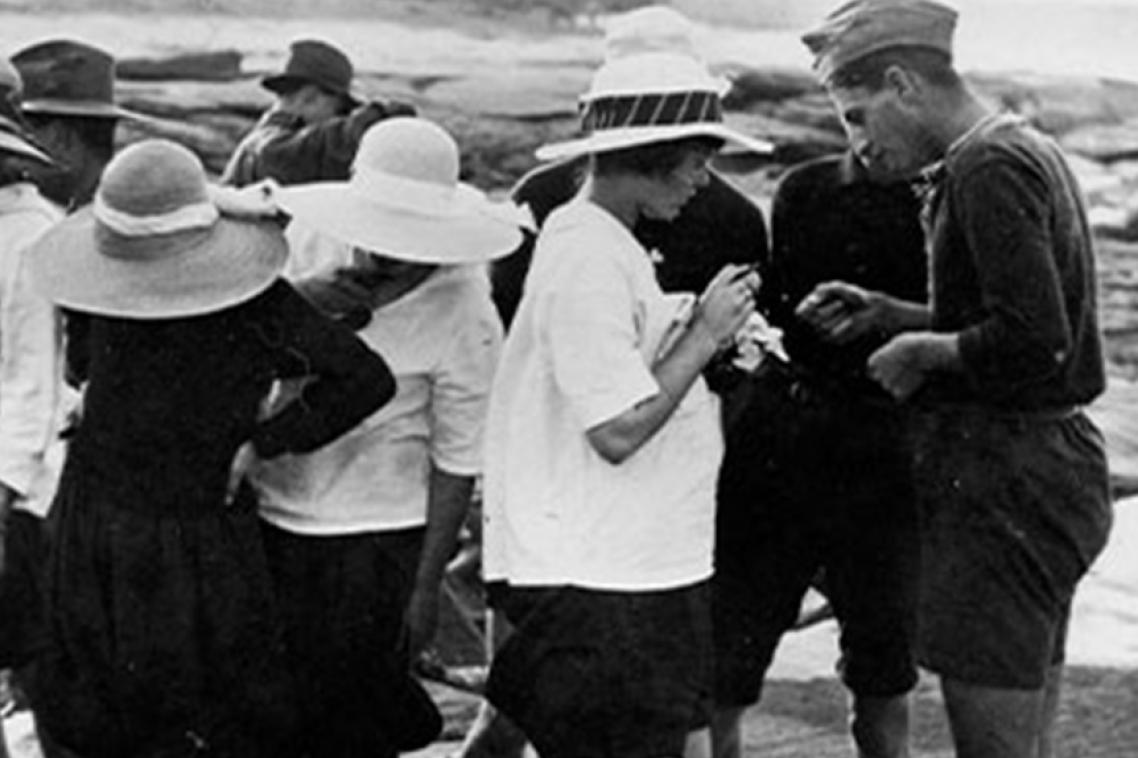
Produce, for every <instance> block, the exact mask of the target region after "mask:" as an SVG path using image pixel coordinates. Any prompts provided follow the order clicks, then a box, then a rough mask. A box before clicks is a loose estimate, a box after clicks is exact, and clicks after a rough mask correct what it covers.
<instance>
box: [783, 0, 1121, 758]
mask: <svg viewBox="0 0 1138 758" xmlns="http://www.w3.org/2000/svg"><path fill="white" fill-rule="evenodd" d="M955 21H956V13H955V12H954V11H952V10H951V9H949V8H946V7H945V6H942V5H939V4H937V3H935V2H931V1H929V0H855V2H852V3H848V4H846V5H844V6H843V7H842V8H840V9H838V10H837V11H836V12H835V13H834V14H832V15H831V16H830V17H829V18H827V20H826V22H825V23H824V24H823V25H822V26H820V27H819V28H818V29H817V30H815V31H814V32H811V33H810V34H808V35H806V36H805V37H804V41H805V43H806V44H807V46H808V47H809V48H810V49H811V51H812V52H813V53H814V54H815V55H816V56H817V59H816V62H815V67H816V69H817V70H818V73H819V76H820V78H821V79H822V80H823V82H825V84H826V86H827V88H828V90H829V92H830V95H831V98H832V99H833V101H834V103H835V105H836V107H837V108H838V110H839V113H840V115H841V116H842V119H843V120H844V122H845V124H846V128H847V130H848V132H849V136H850V141H851V144H852V145H853V147H854V150H855V151H856V152H857V153H858V155H859V156H862V157H863V159H864V160H865V161H866V162H867V164H868V165H870V166H880V167H884V168H887V169H889V170H891V171H906V170H908V171H911V170H915V169H917V168H918V167H921V166H927V165H929V164H935V166H936V168H935V170H931V171H930V172H929V173H930V176H931V182H932V184H931V189H930V192H929V194H928V197H927V200H926V205H925V214H924V219H925V221H926V224H927V229H926V231H927V235H928V245H929V250H930V256H931V257H930V267H931V279H930V281H931V287H930V293H931V300H930V303H931V305H930V307H928V308H925V307H920V306H918V305H916V304H913V303H906V302H904V301H902V300H900V299H897V298H893V297H890V296H887V295H884V294H882V293H879V292H874V291H869V290H866V289H865V288H859V287H855V286H852V285H849V284H833V285H828V286H826V285H824V286H823V287H821V288H819V289H817V290H816V291H815V292H814V294H813V295H812V296H811V298H810V302H808V303H807V304H806V307H804V308H803V313H804V315H805V317H806V318H807V319H808V320H809V321H810V322H811V323H813V324H814V326H815V327H816V328H817V329H819V331H820V332H821V333H823V334H824V335H827V336H828V337H829V338H831V339H834V340H837V341H843V340H848V339H851V338H854V337H856V336H858V335H860V334H864V333H866V332H867V331H873V330H877V331H882V330H883V331H885V332H887V333H889V334H891V335H894V336H893V337H892V339H890V341H889V342H887V343H886V344H885V345H884V346H883V347H882V348H880V349H879V350H877V351H876V352H874V353H873V354H872V355H871V356H870V357H869V360H868V362H867V369H868V372H869V375H870V376H871V377H872V378H873V379H875V380H876V381H877V382H878V383H879V384H881V386H883V387H884V388H885V389H887V390H888V391H889V392H890V393H891V394H892V395H893V396H894V397H897V398H898V399H901V400H908V401H909V402H910V403H911V404H913V405H914V406H915V410H916V411H917V414H916V415H917V418H916V419H915V421H914V423H913V427H912V431H913V445H914V461H915V468H914V472H915V482H916V484H917V489H918V503H919V508H920V519H921V551H922V571H921V576H920V592H919V604H918V614H919V615H918V617H919V622H920V623H919V632H918V649H919V653H920V656H921V661H922V663H923V664H924V665H926V666H927V667H928V668H930V669H931V670H933V671H934V672H936V673H937V674H939V675H940V678H941V685H942V690H943V693H944V699H945V706H946V710H947V712H948V717H949V724H950V726H951V729H952V734H953V739H954V741H955V744H956V751H957V752H956V754H957V755H958V756H961V757H962V758H975V757H978V756H984V757H987V756H1001V758H1037V757H1038V756H1049V755H1050V754H1051V750H1050V732H1051V726H1052V724H1053V722H1054V716H1055V706H1056V702H1057V697H1058V689H1059V680H1060V676H1061V673H1062V664H1063V655H1064V643H1065V633H1066V629H1067V622H1068V615H1069V612H1070V608H1071V600H1072V597H1073V595H1074V592H1075V587H1076V585H1077V584H1078V581H1079V580H1080V579H1081V578H1082V576H1083V575H1084V573H1085V572H1086V570H1087V568H1088V567H1089V566H1090V564H1091V562H1092V561H1093V560H1094V558H1095V556H1096V555H1097V554H1098V553H1099V552H1100V551H1101V549H1102V547H1103V546H1104V544H1105V542H1106V539H1107V535H1108V533H1109V529H1110V522H1111V508H1110V499H1109V490H1108V480H1107V469H1106V457H1105V452H1104V449H1103V439H1102V435H1101V434H1100V433H1099V431H1098V429H1096V428H1095V427H1094V425H1093V424H1092V423H1091V421H1090V420H1089V419H1088V418H1087V417H1086V415H1085V414H1084V413H1083V411H1082V407H1083V406H1084V405H1085V404H1087V403H1089V402H1090V401H1092V400H1093V399H1094V398H1095V397H1096V396H1097V395H1098V394H1099V393H1100V392H1101V391H1102V390H1103V387H1104V383H1105V382H1104V370H1103V358H1102V346H1101V338H1100V335H1099V331H1098V325H1097V319H1096V312H1095V265H1094V256H1093V250H1092V243H1091V237H1090V232H1089V229H1088V225H1087V220H1086V214H1085V212H1084V209H1083V203H1082V200H1081V198H1080V192H1079V188H1078V187H1077V185H1076V182H1075V180H1074V178H1073V176H1072V174H1071V171H1070V169H1069V167H1068V166H1067V163H1066V161H1065V159H1064V157H1063V156H1062V154H1061V152H1060V150H1059V149H1058V147H1057V146H1056V145H1055V143H1054V142H1053V141H1051V140H1050V139H1048V138H1046V137H1044V136H1043V135H1041V134H1039V133H1038V132H1036V131H1034V130H1033V129H1031V128H1030V127H1028V126H1027V125H1025V124H1024V123H1023V122H1021V121H1019V120H1017V119H1013V118H1010V117H1007V116H999V115H994V114H992V113H990V112H989V111H988V110H987V108H986V107H985V106H984V105H983V104H982V103H981V101H980V100H978V99H977V98H976V97H975V96H974V95H973V94H972V93H971V92H970V91H969V90H968V89H967V88H966V86H965V85H964V84H963V83H962V81H961V79H960V77H959V75H958V74H957V73H956V71H955V69H954V68H953V66H952V63H951V49H952V47H951V37H952V32H953V29H954V26H955Z"/></svg>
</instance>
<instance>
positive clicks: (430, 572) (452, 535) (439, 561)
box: [406, 463, 474, 656]
mask: <svg viewBox="0 0 1138 758" xmlns="http://www.w3.org/2000/svg"><path fill="white" fill-rule="evenodd" d="M473 491H474V477H472V476H458V475H455V474H449V473H447V472H446V471H443V470H442V469H440V468H438V467H437V466H435V464H434V463H432V464H431V473H430V480H429V484H428V490H427V531H426V534H425V535H424V537H423V552H422V555H421V556H420V558H419V569H418V571H417V573H416V575H415V588H414V590H413V591H412V593H411V600H410V602H409V603H408V607H407V613H406V620H407V632H408V646H409V649H410V653H411V655H412V656H415V655H417V654H418V653H419V652H420V651H421V650H423V649H424V648H425V647H427V646H428V645H430V643H431V640H432V639H433V638H434V636H435V632H436V630H437V628H438V620H439V589H440V588H441V586H442V582H443V574H444V572H445V571H446V565H447V562H448V561H449V560H450V558H451V556H452V555H453V554H454V548H455V545H457V544H458V534H459V530H461V529H462V524H463V521H465V520H466V512H467V510H468V509H469V507H470V497H471V494H472V493H473Z"/></svg>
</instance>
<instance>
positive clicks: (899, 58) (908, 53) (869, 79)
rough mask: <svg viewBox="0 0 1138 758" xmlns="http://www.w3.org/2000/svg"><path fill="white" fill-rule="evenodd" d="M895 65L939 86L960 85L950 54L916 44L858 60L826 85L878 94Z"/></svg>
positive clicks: (958, 75)
mask: <svg viewBox="0 0 1138 758" xmlns="http://www.w3.org/2000/svg"><path fill="white" fill-rule="evenodd" d="M892 66H900V67H901V68H905V69H909V70H910V71H912V72H914V73H916V74H918V75H919V76H920V77H921V78H923V79H925V80H926V81H928V82H929V83H930V84H932V85H934V86H936V87H946V88H952V87H958V86H960V81H961V80H960V74H958V73H957V72H956V69H954V68H953V67H952V56H951V55H949V54H948V53H946V52H945V51H943V50H937V49H936V48H932V47H919V46H916V45H898V46H895V47H887V48H884V49H882V50H878V51H877V52H873V53H870V54H869V55H866V56H865V57H864V58H858V59H857V60H854V61H852V62H850V63H848V64H846V65H845V66H842V67H841V68H839V69H838V70H837V71H835V72H834V73H833V74H831V75H830V80H829V81H828V82H827V84H828V85H829V86H831V87H837V88H841V89H852V88H855V87H864V88H866V89H868V90H870V91H873V92H876V91H877V90H879V89H881V88H882V86H884V84H885V72H886V71H888V70H889V69H890V68H891V67H892Z"/></svg>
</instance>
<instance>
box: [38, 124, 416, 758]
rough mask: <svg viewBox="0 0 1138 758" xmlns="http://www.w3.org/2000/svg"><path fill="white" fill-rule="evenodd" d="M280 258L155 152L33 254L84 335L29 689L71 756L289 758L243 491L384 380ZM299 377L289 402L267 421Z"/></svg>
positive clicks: (272, 617) (195, 175)
mask: <svg viewBox="0 0 1138 758" xmlns="http://www.w3.org/2000/svg"><path fill="white" fill-rule="evenodd" d="M286 254H287V246H286V243H285V240H284V238H283V236H282V234H281V232H280V230H279V228H278V227H277V226H276V225H275V224H274V223H272V222H266V221H253V220H245V219H240V218H234V217H231V216H229V215H227V214H226V213H224V212H222V211H221V210H219V208H218V206H217V205H215V203H214V202H213V201H212V200H211V196H210V193H209V190H208V188H207V185H206V178H205V171H204V169H203V167H202V165H201V162H200V161H199V160H198V159H197V157H196V156H194V154H193V153H191V152H190V151H188V150H187V149H185V148H184V147H181V146H178V145H176V144H174V143H172V142H169V141H166V140H145V141H143V142H139V143H136V144H134V145H132V146H130V147H128V148H126V149H125V150H123V151H122V152H121V153H120V154H119V155H118V156H116V157H115V158H114V159H113V160H112V161H111V162H110V164H109V165H108V166H107V170H106V172H105V174H104V176H103V179H102V181H101V183H100V185H99V189H98V192H97V194H96V196H95V200H94V202H93V204H92V206H91V207H89V208H87V209H84V210H82V211H79V212H77V213H75V214H72V215H71V216H70V217H68V218H67V219H66V220H64V221H63V222H61V223H60V224H58V225H57V226H56V227H54V228H53V229H52V230H51V231H50V232H48V233H47V234H46V235H45V236H44V237H42V238H40V239H39V240H38V241H37V243H36V244H35V245H34V247H33V248H32V249H31V252H30V253H29V261H30V263H31V269H32V275H33V279H34V281H35V282H36V284H37V286H38V287H39V288H40V289H41V290H42V291H43V293H44V294H45V295H47V296H48V297H50V298H51V299H52V300H54V301H55V302H56V303H57V304H58V305H60V306H62V307H64V308H68V309H72V310H74V311H79V312H82V313H84V314H87V315H88V317H89V318H90V327H89V333H88V335H87V338H86V341H85V343H84V344H83V345H82V346H81V347H82V349H84V350H87V351H89V353H90V360H89V361H88V366H89V369H88V372H87V376H86V385H85V391H84V408H83V418H82V420H81V422H80V424H79V426H78V429H77V431H76V432H75V433H74V436H73V437H72V439H71V441H70V444H69V447H68V451H67V461H66V464H65V472H64V476H63V479H62V481H61V484H60V487H59V490H58V492H57V494H56V497H55V500H54V502H53V504H52V508H53V519H54V521H55V530H54V532H53V541H52V545H51V553H50V556H49V560H48V567H49V568H48V571H47V572H46V574H47V576H49V577H50V578H49V580H48V583H47V603H46V606H47V612H48V614H49V618H50V627H49V629H50V631H49V635H48V639H47V641H46V648H45V651H44V653H43V655H42V656H41V658H40V660H39V662H38V664H37V675H36V677H35V679H34V681H33V682H32V684H33V685H34V686H33V691H32V701H33V702H34V703H35V704H36V707H37V713H36V716H37V724H38V726H39V728H40V729H41V730H42V731H45V732H46V733H47V735H48V736H49V738H50V739H51V740H52V741H53V742H55V743H59V744H61V745H62V746H63V747H65V748H67V749H68V750H70V751H73V752H75V753H76V754H78V755H85V756H108V757H109V756H125V755H131V756H157V755H174V754H191V753H195V752H201V751H204V752H210V753H216V754H218V755H242V756H277V755H286V754H290V753H289V750H288V749H289V748H290V747H291V746H292V735H293V729H294V725H295V720H296V710H295V708H294V706H295V704H296V697H297V692H298V691H299V689H300V688H299V687H298V685H297V684H296V683H295V682H294V681H293V679H292V672H291V671H290V670H289V668H288V667H287V665H286V664H285V662H284V661H283V660H281V658H280V655H281V643H280V638H279V636H280V628H279V626H278V623H277V622H278V620H279V608H278V607H277V606H276V604H275V602H274V593H273V591H272V587H271V580H270V578H269V575H268V573H267V571H266V568H265V558H264V555H263V552H262V547H261V535H260V526H259V523H258V520H257V518H256V509H255V502H254V495H253V493H252V490H251V489H250V488H249V487H248V486H247V485H246V484H243V483H242V482H241V478H240V477H241V475H242V474H243V473H244V471H245V468H246V464H247V463H248V462H249V461H251V460H252V459H253V456H254V454H255V455H256V456H259V457H261V458H264V459H269V458H273V457H275V456H278V455H281V454H284V453H303V452H307V451H310V450H312V449H314V448H317V447H320V446H321V445H324V444H326V443H328V442H330V441H331V440H332V439H334V438H335V437H336V436H338V435H339V434H341V433H342V432H344V431H346V430H348V429H349V428H351V427H352V426H354V425H355V424H356V423H358V422H359V421H360V420H361V419H362V418H365V417H367V416H368V415H369V414H371V413H372V412H374V411H375V410H376V409H377V408H378V407H379V406H381V405H382V404H383V403H384V402H385V401H386V400H387V399H388V398H390V396H391V394H392V393H393V392H394V381H393V379H392V377H391V374H390V372H389V371H388V369H387V366H386V364H385V363H384V361H383V360H382V359H381V358H380V357H379V356H378V355H376V354H375V353H374V352H372V351H371V350H369V349H368V348H367V346H366V345H364V344H363V343H362V342H361V341H360V340H359V339H358V338H356V337H355V335H353V334H352V333H351V331H350V330H348V329H346V328H344V327H342V326H339V325H337V324H335V323H333V322H331V321H330V320H328V319H326V318H325V317H323V316H321V315H320V314H319V313H318V312H316V311H315V309H313V308H312V306H310V305H309V304H308V303H307V302H306V301H305V300H304V299H303V298H301V297H300V295H298V294H297V293H296V292H295V291H294V290H293V289H292V288H291V287H290V286H289V285H288V284H287V283H285V282H284V281H283V280H282V279H280V272H281V270H282V268H283V266H284V264H285V258H286ZM297 376H305V377H306V378H307V382H308V383H307V385H306V387H305V390H304V396H303V399H302V401H298V402H296V403H293V404H291V405H289V406H287V407H285V408H282V409H280V410H279V411H278V412H276V413H274V414H273V415H271V416H268V417H265V416H264V415H263V414H262V409H263V406H264V401H265V399H266V398H267V396H268V393H269V390H270V387H271V384H272V382H273V381H274V380H275V379H283V378H288V377H297Z"/></svg>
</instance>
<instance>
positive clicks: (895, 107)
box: [829, 85, 937, 179]
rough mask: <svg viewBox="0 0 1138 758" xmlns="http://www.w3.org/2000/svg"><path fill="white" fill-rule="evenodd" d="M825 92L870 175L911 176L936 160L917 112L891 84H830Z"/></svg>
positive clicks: (883, 176) (887, 176) (896, 177)
mask: <svg viewBox="0 0 1138 758" xmlns="http://www.w3.org/2000/svg"><path fill="white" fill-rule="evenodd" d="M829 92H830V99H831V100H832V101H833V103H834V107H835V108H836V109H837V111H838V116H839V117H840V118H841V120H842V124H843V125H844V126H845V129H846V135H847V137H848V138H849V143H850V148H851V149H852V150H853V151H854V154H855V155H856V156H857V158H858V160H859V161H861V163H862V165H864V166H865V167H866V169H867V170H868V171H869V173H870V175H871V176H873V177H874V178H878V179H900V178H904V177H908V176H913V175H914V174H916V173H917V172H918V171H920V169H922V168H923V167H925V166H926V165H928V164H929V163H932V162H933V161H934V160H936V158H937V156H936V154H935V150H934V148H933V147H932V145H931V141H930V138H929V135H928V130H927V129H926V128H924V125H923V123H922V116H921V113H920V111H919V110H918V109H917V108H916V107H915V106H914V105H912V104H911V103H907V102H905V101H904V100H903V98H902V97H901V95H900V94H899V93H898V91H897V90H896V89H895V88H894V87H891V86H889V85H886V86H883V87H881V88H880V89H878V90H871V89H869V88H868V87H831V88H830V90H829Z"/></svg>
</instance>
